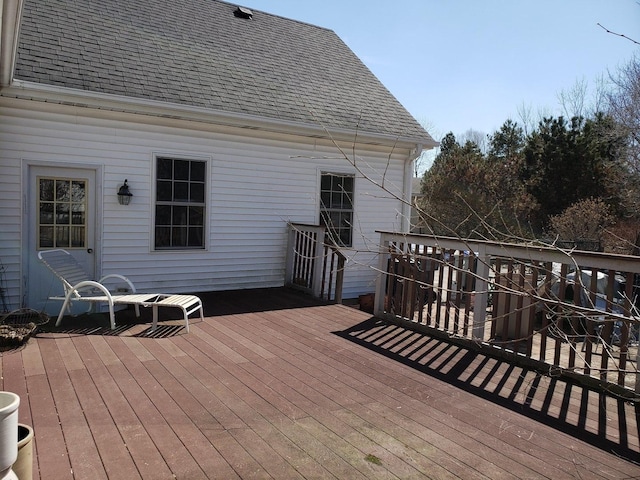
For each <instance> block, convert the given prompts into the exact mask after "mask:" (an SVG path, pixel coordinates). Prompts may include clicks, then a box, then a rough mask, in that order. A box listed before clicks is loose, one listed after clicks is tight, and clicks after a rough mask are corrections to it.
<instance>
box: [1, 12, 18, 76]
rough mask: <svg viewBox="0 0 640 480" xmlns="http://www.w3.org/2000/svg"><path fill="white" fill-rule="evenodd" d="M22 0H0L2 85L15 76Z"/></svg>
mask: <svg viewBox="0 0 640 480" xmlns="http://www.w3.org/2000/svg"><path fill="white" fill-rule="evenodd" d="M21 12H22V0H0V15H1V18H0V87H7V86H9V85H10V84H11V79H12V78H13V68H14V64H15V59H16V50H17V48H18V30H19V25H20V14H21Z"/></svg>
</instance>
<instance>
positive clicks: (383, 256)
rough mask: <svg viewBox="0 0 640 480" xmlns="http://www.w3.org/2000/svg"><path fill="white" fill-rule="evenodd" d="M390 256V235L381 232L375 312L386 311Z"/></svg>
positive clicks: (381, 312) (379, 313)
mask: <svg viewBox="0 0 640 480" xmlns="http://www.w3.org/2000/svg"><path fill="white" fill-rule="evenodd" d="M388 256H389V235H388V234H385V233H381V234H380V254H379V255H378V276H377V277H376V293H375V297H374V299H373V314H374V315H378V316H380V315H382V314H383V313H384V303H385V286H386V284H387V281H386V280H387V274H388V272H387V257H388Z"/></svg>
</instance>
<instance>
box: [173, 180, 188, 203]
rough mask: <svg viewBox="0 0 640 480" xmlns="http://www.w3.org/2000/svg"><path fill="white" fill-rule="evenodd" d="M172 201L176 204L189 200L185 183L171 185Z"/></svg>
mask: <svg viewBox="0 0 640 480" xmlns="http://www.w3.org/2000/svg"><path fill="white" fill-rule="evenodd" d="M173 200H174V201H176V202H186V201H188V200H189V184H188V183H187V182H175V183H174V184H173Z"/></svg>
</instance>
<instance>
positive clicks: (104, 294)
mask: <svg viewBox="0 0 640 480" xmlns="http://www.w3.org/2000/svg"><path fill="white" fill-rule="evenodd" d="M38 258H39V259H40V261H41V262H42V263H43V264H45V265H46V266H47V267H48V268H49V270H51V271H52V272H53V273H54V275H55V276H56V277H58V278H59V279H60V281H61V282H62V285H63V286H64V297H58V296H52V297H49V299H50V300H63V304H62V308H61V309H60V313H59V315H58V320H57V322H56V326H58V325H60V322H61V321H62V317H63V316H64V313H65V311H66V310H69V309H70V305H71V302H88V303H89V304H90V306H89V310H90V309H91V307H92V306H93V304H95V303H107V304H108V306H109V320H110V322H111V329H115V328H116V321H115V314H114V308H113V307H114V305H133V306H134V307H135V310H136V316H138V317H139V316H140V306H143V307H152V309H153V324H152V331H154V330H155V329H156V327H157V325H158V307H174V308H180V309H182V312H183V314H184V322H185V328H186V331H187V333H188V332H189V315H190V314H192V313H193V312H196V311H198V310H199V311H200V318H201V319H202V320H204V314H203V312H202V301H201V300H200V298H198V297H197V296H195V295H171V294H160V293H136V288H135V286H134V285H133V283H132V282H131V281H130V280H129V279H128V278H126V277H124V276H122V275H117V274H111V275H105V276H104V277H102V278H101V279H100V280H98V281H97V282H96V281H93V280H91V279H90V278H89V275H88V274H87V272H86V271H85V270H84V269H83V268H82V266H81V265H80V264H79V263H78V262H77V260H76V259H75V258H74V257H73V255H71V254H70V253H69V252H67V251H66V250H63V249H56V250H43V251H41V252H38ZM109 279H116V280H119V281H120V282H121V283H123V284H125V285H126V287H127V289H128V290H129V292H130V293H127V294H125V295H119V294H113V293H111V292H110V291H109V289H108V288H107V286H105V284H104V283H105V280H109Z"/></svg>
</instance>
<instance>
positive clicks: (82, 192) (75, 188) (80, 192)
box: [71, 181, 86, 203]
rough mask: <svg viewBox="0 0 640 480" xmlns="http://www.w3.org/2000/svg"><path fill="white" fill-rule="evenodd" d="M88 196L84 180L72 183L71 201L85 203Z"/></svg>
mask: <svg viewBox="0 0 640 480" xmlns="http://www.w3.org/2000/svg"><path fill="white" fill-rule="evenodd" d="M85 197H86V185H85V182H84V181H73V182H72V183H71V201H72V202H74V203H84V199H85Z"/></svg>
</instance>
